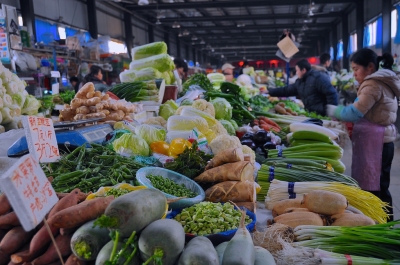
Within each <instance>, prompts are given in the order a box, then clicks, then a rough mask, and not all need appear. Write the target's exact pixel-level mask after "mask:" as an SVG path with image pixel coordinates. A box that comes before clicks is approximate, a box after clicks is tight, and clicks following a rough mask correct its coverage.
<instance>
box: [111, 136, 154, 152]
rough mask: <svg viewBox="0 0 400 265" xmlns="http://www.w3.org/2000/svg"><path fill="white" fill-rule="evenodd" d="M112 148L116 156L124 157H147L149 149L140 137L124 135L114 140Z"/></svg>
mask: <svg viewBox="0 0 400 265" xmlns="http://www.w3.org/2000/svg"><path fill="white" fill-rule="evenodd" d="M112 145H113V148H114V150H115V152H117V153H118V154H124V155H130V156H134V155H141V156H149V154H150V148H149V145H148V144H147V142H146V141H145V140H144V139H143V138H142V137H140V136H137V135H134V134H131V133H126V134H123V135H122V136H121V137H120V138H118V139H117V140H115V141H114V142H113V143H112Z"/></svg>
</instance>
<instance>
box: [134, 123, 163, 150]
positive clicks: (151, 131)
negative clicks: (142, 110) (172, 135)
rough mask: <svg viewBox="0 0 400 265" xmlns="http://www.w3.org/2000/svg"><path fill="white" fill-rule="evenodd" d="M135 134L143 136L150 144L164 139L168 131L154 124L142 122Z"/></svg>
mask: <svg viewBox="0 0 400 265" xmlns="http://www.w3.org/2000/svg"><path fill="white" fill-rule="evenodd" d="M135 134H136V135H137V136H139V137H141V138H143V139H144V140H145V141H146V143H147V144H149V145H150V144H151V143H153V142H157V141H164V140H165V136H166V135H167V132H166V131H165V130H164V129H158V128H156V127H154V126H152V125H148V124H141V125H139V126H137V127H136V128H135Z"/></svg>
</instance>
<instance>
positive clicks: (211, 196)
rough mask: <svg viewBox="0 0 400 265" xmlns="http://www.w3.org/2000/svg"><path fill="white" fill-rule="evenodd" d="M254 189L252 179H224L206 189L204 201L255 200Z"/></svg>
mask: <svg viewBox="0 0 400 265" xmlns="http://www.w3.org/2000/svg"><path fill="white" fill-rule="evenodd" d="M255 199H256V189H255V186H254V182H253V181H225V182H221V183H218V184H216V185H214V186H212V187H211V188H209V189H208V190H206V198H205V200H206V201H211V202H228V201H233V202H255Z"/></svg>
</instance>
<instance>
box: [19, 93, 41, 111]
mask: <svg viewBox="0 0 400 265" xmlns="http://www.w3.org/2000/svg"><path fill="white" fill-rule="evenodd" d="M40 106H41V105H40V102H39V100H37V99H36V98H35V97H34V96H32V95H28V96H27V97H26V99H25V102H24V105H23V106H22V110H21V112H22V114H26V115H36V114H38V112H39V108H40Z"/></svg>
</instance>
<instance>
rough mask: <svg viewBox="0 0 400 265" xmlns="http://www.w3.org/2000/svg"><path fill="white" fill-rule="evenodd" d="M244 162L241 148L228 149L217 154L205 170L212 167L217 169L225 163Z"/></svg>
mask: <svg viewBox="0 0 400 265" xmlns="http://www.w3.org/2000/svg"><path fill="white" fill-rule="evenodd" d="M243 160H244V155H243V151H242V148H229V149H225V150H224V151H222V152H220V153H218V154H217V155H216V156H214V158H213V159H211V161H210V162H209V163H208V164H207V166H206V170H208V169H211V168H213V167H218V166H220V165H223V164H227V163H234V162H239V161H243Z"/></svg>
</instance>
